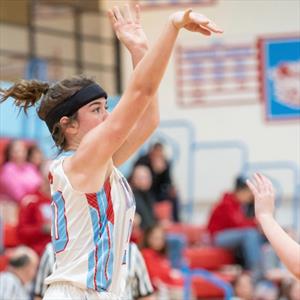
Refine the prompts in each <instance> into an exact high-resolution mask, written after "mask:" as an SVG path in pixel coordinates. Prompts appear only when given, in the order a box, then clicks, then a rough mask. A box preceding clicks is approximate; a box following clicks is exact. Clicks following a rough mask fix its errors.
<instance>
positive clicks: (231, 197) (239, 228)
mask: <svg viewBox="0 0 300 300" xmlns="http://www.w3.org/2000/svg"><path fill="white" fill-rule="evenodd" d="M251 201H253V197H252V193H251V191H250V189H249V188H248V186H247V184H246V181H245V180H244V179H243V178H241V177H239V178H237V180H236V185H235V190H234V192H232V193H225V194H224V195H223V197H222V199H221V201H220V202H219V203H217V205H216V206H215V207H214V208H213V210H212V213H211V215H210V217H209V222H208V231H209V232H210V234H211V237H212V241H213V242H214V243H215V245H216V246H219V247H223V248H227V249H232V250H237V249H241V250H242V254H243V258H244V260H245V267H246V269H248V270H252V271H253V272H254V274H253V275H254V276H255V279H259V277H260V276H261V275H262V274H261V272H262V268H261V246H262V237H261V234H260V232H259V231H258V229H257V228H256V220H255V219H252V218H247V217H246V216H245V213H244V210H243V204H246V203H249V202H251Z"/></svg>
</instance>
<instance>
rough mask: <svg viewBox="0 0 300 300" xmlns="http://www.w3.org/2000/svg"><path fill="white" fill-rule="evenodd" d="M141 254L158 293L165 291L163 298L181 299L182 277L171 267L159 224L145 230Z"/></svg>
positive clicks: (162, 231) (163, 234) (164, 237)
mask: <svg viewBox="0 0 300 300" xmlns="http://www.w3.org/2000/svg"><path fill="white" fill-rule="evenodd" d="M142 254H143V257H144V259H145V262H146V266H147V269H148V272H149V276H150V279H151V282H152V284H153V286H154V288H155V289H156V290H157V292H158V294H159V295H161V294H162V293H165V294H164V296H163V297H165V298H163V299H172V300H175V299H182V297H183V277H182V274H181V273H180V272H179V271H178V270H175V269H172V267H171V263H170V261H169V259H168V256H167V247H166V236H165V232H164V230H163V229H162V227H161V226H159V225H156V226H153V227H151V228H148V229H147V230H146V231H145V234H144V241H143V248H142Z"/></svg>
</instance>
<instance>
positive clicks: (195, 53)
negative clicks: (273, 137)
mask: <svg viewBox="0 0 300 300" xmlns="http://www.w3.org/2000/svg"><path fill="white" fill-rule="evenodd" d="M175 61H176V62H175V68H176V88H177V104H178V105H180V106H183V107H191V106H200V105H201V106H203V105H206V106H212V105H237V104H238V105H239V104H249V103H254V102H257V101H258V99H259V76H258V75H259V74H258V66H257V48H256V45H255V43H253V42H252V43H234V42H233V43H232V42H226V43H225V42H222V41H221V40H220V41H217V42H212V43H211V44H209V45H208V46H205V47H203V46H200V47H198V46H185V45H182V46H179V47H177V48H176V52H175Z"/></svg>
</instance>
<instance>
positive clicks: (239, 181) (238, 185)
mask: <svg viewBox="0 0 300 300" xmlns="http://www.w3.org/2000/svg"><path fill="white" fill-rule="evenodd" d="M245 189H249V188H248V185H247V183H246V178H245V177H243V176H239V177H237V178H236V180H235V191H240V190H245Z"/></svg>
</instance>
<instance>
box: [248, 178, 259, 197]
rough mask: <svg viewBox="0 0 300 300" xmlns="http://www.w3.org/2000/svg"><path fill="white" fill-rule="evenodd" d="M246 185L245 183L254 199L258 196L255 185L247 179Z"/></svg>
mask: <svg viewBox="0 0 300 300" xmlns="http://www.w3.org/2000/svg"><path fill="white" fill-rule="evenodd" d="M246 183H247V185H248V187H249V189H250V190H251V192H252V193H253V195H254V197H256V196H257V195H258V191H257V189H256V187H255V185H254V184H253V183H252V182H251V181H250V180H249V179H247V180H246Z"/></svg>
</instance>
